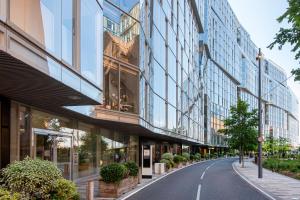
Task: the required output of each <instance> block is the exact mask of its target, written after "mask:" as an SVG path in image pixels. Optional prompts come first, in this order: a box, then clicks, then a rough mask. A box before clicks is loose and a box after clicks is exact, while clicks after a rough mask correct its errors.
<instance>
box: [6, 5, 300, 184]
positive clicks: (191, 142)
mask: <svg viewBox="0 0 300 200" xmlns="http://www.w3.org/2000/svg"><path fill="white" fill-rule="evenodd" d="M256 55H257V47H256V46H255V45H254V44H253V42H251V40H250V37H249V35H248V34H247V32H246V31H245V30H244V29H243V28H242V26H241V25H240V24H239V22H238V20H237V19H236V17H235V16H234V13H233V12H232V10H231V8H230V6H229V5H228V3H227V1H225V0H218V1H213V0H132V1H120V0H51V1H46V0H0V113H1V115H0V136H1V137H0V168H2V167H5V166H6V165H7V164H9V163H10V162H12V161H14V160H21V159H23V158H24V157H26V156H30V157H32V158H40V159H46V160H50V161H53V162H54V163H56V164H57V166H58V167H59V168H60V169H61V170H62V172H63V175H64V177H66V178H68V179H71V180H73V181H74V182H76V183H77V184H79V185H80V184H81V183H83V182H85V181H87V180H89V179H92V178H94V177H97V176H98V171H99V168H100V167H101V166H103V165H105V164H107V163H111V162H123V161H126V160H133V161H136V162H137V163H139V165H140V166H141V167H143V166H144V159H145V157H144V151H143V150H144V149H146V150H149V151H147V152H150V155H151V156H150V158H151V159H152V160H151V161H150V162H149V163H150V164H149V166H151V164H152V163H154V162H157V161H159V160H160V156H161V154H162V153H164V152H173V153H180V152H184V151H193V152H201V153H203V154H205V153H208V152H209V149H212V148H214V150H218V151H220V150H223V149H225V148H226V143H225V142H224V136H222V135H220V134H218V129H220V128H222V127H223V119H224V118H225V117H227V116H228V114H229V107H230V106H231V105H235V103H236V101H237V98H238V95H240V97H241V98H242V99H244V100H247V102H249V104H250V105H251V108H255V107H257V63H256V61H255V57H256ZM263 66H264V68H265V70H264V73H263V75H264V84H263V85H264V87H265V88H264V92H263V93H266V92H267V91H269V90H270V89H272V92H271V93H268V95H266V97H264V106H263V107H264V116H265V118H264V119H265V120H264V121H265V126H264V127H265V133H266V135H268V134H269V135H270V134H273V135H274V136H276V137H279V136H283V137H288V138H292V142H294V143H297V139H296V136H297V137H298V134H299V133H298V116H297V113H296V110H297V106H298V102H297V100H296V98H295V96H294V95H293V93H292V92H291V90H290V89H289V88H288V87H287V85H286V83H284V81H283V80H284V79H285V78H286V75H285V74H284V72H283V70H281V69H280V68H279V67H278V66H276V65H275V64H273V63H272V62H271V61H269V60H265V61H264V65H263ZM277 85H279V86H278V87H276V89H274V90H273V87H275V86H277ZM282 97H284V98H282ZM209 147H212V148H209ZM147 165H148V164H147Z"/></svg>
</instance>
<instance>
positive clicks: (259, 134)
mask: <svg viewBox="0 0 300 200" xmlns="http://www.w3.org/2000/svg"><path fill="white" fill-rule="evenodd" d="M261 59H262V53H261V49H260V48H259V50H258V56H257V60H258V119H259V120H258V121H259V124H258V159H257V165H258V178H262V177H263V173H262V141H263V139H262V116H261V114H262V110H261Z"/></svg>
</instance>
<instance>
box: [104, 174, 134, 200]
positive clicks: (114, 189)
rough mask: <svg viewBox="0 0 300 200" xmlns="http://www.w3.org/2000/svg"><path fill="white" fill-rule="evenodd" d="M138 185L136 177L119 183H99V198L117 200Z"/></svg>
mask: <svg viewBox="0 0 300 200" xmlns="http://www.w3.org/2000/svg"><path fill="white" fill-rule="evenodd" d="M137 184H138V177H132V176H130V177H128V178H125V179H123V180H121V181H120V182H119V183H105V182H104V181H102V180H100V181H99V191H100V197H104V198H118V197H119V196H121V195H122V194H124V193H126V192H129V191H130V190H132V189H133V188H134V187H135V186H136V185H137Z"/></svg>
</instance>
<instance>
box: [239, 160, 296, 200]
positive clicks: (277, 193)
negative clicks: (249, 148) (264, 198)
mask: <svg viewBox="0 0 300 200" xmlns="http://www.w3.org/2000/svg"><path fill="white" fill-rule="evenodd" d="M233 167H234V169H235V170H237V173H239V174H240V175H241V176H242V177H243V178H244V179H246V181H249V182H250V184H254V185H255V186H257V187H258V188H259V189H261V190H263V191H264V192H266V193H267V194H269V195H270V196H272V197H273V199H289V200H300V181H299V180H296V179H293V178H290V177H287V176H284V175H281V174H278V173H275V172H272V171H270V170H267V169H263V179H259V178H257V165H255V164H254V163H253V162H252V160H246V162H245V168H241V166H240V165H239V163H238V162H234V163H233Z"/></svg>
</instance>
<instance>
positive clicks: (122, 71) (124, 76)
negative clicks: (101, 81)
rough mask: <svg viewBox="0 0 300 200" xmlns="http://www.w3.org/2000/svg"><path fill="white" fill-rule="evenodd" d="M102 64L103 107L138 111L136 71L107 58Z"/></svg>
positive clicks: (131, 111) (123, 110)
mask: <svg viewBox="0 0 300 200" xmlns="http://www.w3.org/2000/svg"><path fill="white" fill-rule="evenodd" d="M104 65H105V68H104V71H105V72H104V77H105V88H104V93H105V108H106V109H111V110H117V111H122V112H130V113H138V72H137V71H135V70H133V69H130V68H128V67H126V66H124V65H122V64H120V63H117V62H114V61H111V60H110V59H108V58H105V59H104ZM119 76H120V77H119Z"/></svg>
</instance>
